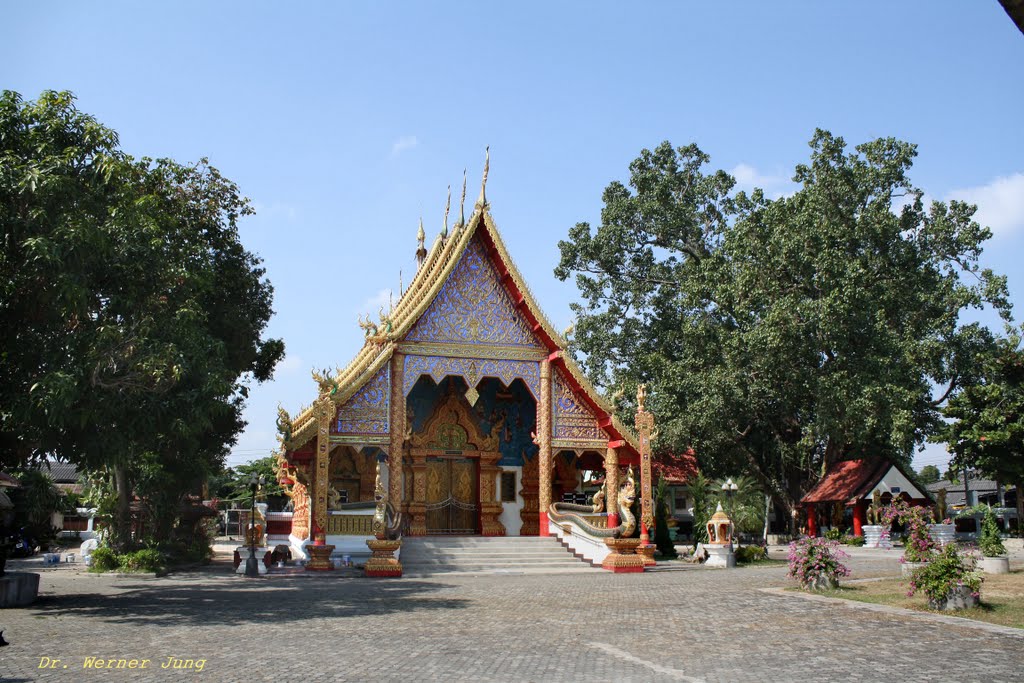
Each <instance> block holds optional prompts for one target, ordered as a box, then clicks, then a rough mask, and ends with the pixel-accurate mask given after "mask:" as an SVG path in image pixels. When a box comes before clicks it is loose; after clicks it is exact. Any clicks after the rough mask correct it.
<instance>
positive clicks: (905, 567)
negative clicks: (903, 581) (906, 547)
mask: <svg viewBox="0 0 1024 683" xmlns="http://www.w3.org/2000/svg"><path fill="white" fill-rule="evenodd" d="M926 564H928V563H927V562H904V563H902V565H901V566H900V574H901V575H902V576H903V577H904V578H906V577H908V576H911V575H913V573H914V572H916V571H917V570H918V569H920V568H921V567H923V566H925V565H926Z"/></svg>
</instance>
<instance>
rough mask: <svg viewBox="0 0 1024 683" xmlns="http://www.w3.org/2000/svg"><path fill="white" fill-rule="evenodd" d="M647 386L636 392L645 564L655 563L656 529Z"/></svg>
mask: <svg viewBox="0 0 1024 683" xmlns="http://www.w3.org/2000/svg"><path fill="white" fill-rule="evenodd" d="M646 398H647V388H646V387H645V386H644V385H643V384H641V385H640V386H639V387H638V388H637V392H636V402H637V409H636V421H635V423H634V424H635V425H636V431H637V433H638V434H639V435H640V547H641V551H642V553H643V556H644V563H645V564H654V546H652V545H651V536H650V534H651V532H652V531H653V530H654V501H653V500H652V497H651V429H652V428H653V427H654V416H653V415H651V414H650V413H648V412H647V410H646V409H645V408H644V400H645V399H646Z"/></svg>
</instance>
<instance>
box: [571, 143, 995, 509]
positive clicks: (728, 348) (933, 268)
mask: <svg viewBox="0 0 1024 683" xmlns="http://www.w3.org/2000/svg"><path fill="white" fill-rule="evenodd" d="M810 147H811V157H810V160H809V162H808V163H806V164H800V165H799V166H797V167H796V170H795V173H794V181H795V182H797V183H798V184H799V189H798V190H797V191H796V192H795V193H794V194H792V195H791V196H788V197H782V198H779V199H775V200H772V199H769V198H767V197H765V196H764V194H763V192H762V191H760V190H755V191H754V192H753V193H751V194H747V193H745V192H736V191H735V188H734V185H735V181H734V179H733V178H732V177H730V176H729V174H727V173H725V172H724V171H714V172H706V171H705V167H706V166H707V164H708V162H709V157H708V156H707V155H706V154H705V153H704V152H702V151H701V150H700V149H699V148H698V147H697V146H696V145H689V146H687V147H680V148H678V149H673V147H672V146H671V145H670V144H669V143H668V142H665V143H663V144H661V145H660V146H658V147H657V148H656V149H654V150H653V151H651V150H643V151H642V152H641V154H640V157H639V158H637V159H636V160H635V161H634V162H633V163H632V164H631V165H630V180H629V186H626V185H625V184H623V183H620V182H613V183H611V184H610V185H609V186H608V187H607V188H606V189H605V191H604V196H603V199H604V208H603V210H602V212H601V224H600V225H599V226H597V228H596V229H594V228H593V227H592V226H591V225H590V224H588V223H579V224H577V225H576V226H575V227H573V228H572V229H571V230H570V232H569V238H568V240H566V241H562V242H560V243H559V246H560V249H561V261H560V263H559V265H558V267H557V268H556V270H555V274H556V275H557V276H558V277H559V278H561V279H563V280H564V279H566V278H568V277H569V276H570V275H573V274H575V275H576V283H577V285H578V286H579V289H580V291H581V293H582V297H583V302H582V303H580V304H575V305H574V306H573V311H574V313H575V315H576V318H577V321H576V325H575V330H576V336H575V339H574V340H573V344H574V349H575V350H576V351H578V352H580V353H581V354H582V356H583V357H582V363H583V366H584V368H585V369H586V371H587V373H588V375H589V376H590V377H591V379H592V380H593V381H594V382H595V383H596V384H597V385H598V386H602V387H604V388H606V389H608V390H611V391H612V392H614V393H615V394H616V395H622V396H632V395H633V394H635V386H636V385H637V384H638V383H640V382H645V383H647V384H648V385H649V386H650V396H651V398H650V405H651V408H652V411H653V412H654V413H655V414H656V415H657V416H658V420H659V429H660V439H659V443H658V444H657V445H658V447H659V448H661V449H665V450H680V449H683V448H686V447H689V446H693V447H694V448H695V449H696V451H697V453H698V454H699V455H698V457H699V459H700V461H701V465H702V466H703V467H704V468H706V469H708V470H709V471H711V472H716V473H719V474H724V473H726V472H735V471H737V469H742V470H745V471H747V472H749V473H750V474H751V475H753V476H754V477H756V478H757V479H758V481H760V482H761V484H762V485H763V486H764V487H765V488H766V490H769V491H771V492H772V493H773V494H774V495H775V497H776V498H777V499H779V500H780V501H781V502H783V503H784V504H787V505H789V506H792V505H793V504H794V503H795V501H796V500H797V499H798V498H799V496H800V495H801V494H802V493H803V492H804V491H805V490H806V489H807V487H808V486H809V485H810V483H812V482H813V480H814V479H816V478H817V477H818V476H820V474H821V472H822V471H823V468H824V467H826V466H827V465H828V464H829V463H830V462H832V461H834V460H836V459H838V458H840V457H843V456H846V455H848V454H857V453H864V454H884V455H888V456H890V457H894V458H897V459H904V460H905V459H907V458H909V456H910V454H911V452H912V449H913V447H914V446H915V445H916V444H919V443H921V442H922V441H923V439H924V438H925V436H926V435H927V434H929V433H931V432H933V431H934V430H935V429H936V428H937V425H938V421H939V414H938V412H937V408H938V406H940V405H941V404H942V401H943V400H944V398H945V396H944V394H946V393H947V392H949V391H951V390H952V389H954V388H955V387H957V386H958V385H959V384H960V383H961V382H962V381H963V380H964V378H965V377H968V376H969V375H970V374H971V373H972V372H973V364H974V359H975V357H976V353H977V351H978V349H979V348H983V347H985V346H986V345H987V344H989V343H990V342H991V334H990V333H989V332H988V331H987V330H986V329H984V328H982V327H980V326H978V325H964V324H961V323H959V322H958V317H959V315H960V313H961V312H962V311H964V310H965V309H968V308H978V307H982V306H984V305H985V304H990V305H992V306H994V307H995V308H996V309H997V310H998V311H999V312H1000V313H1001V314H1002V315H1003V316H1004V317H1006V318H1008V317H1009V303H1008V301H1007V290H1006V282H1005V278H1003V277H1000V276H997V275H995V274H993V273H992V272H991V271H989V270H986V269H983V268H982V267H981V266H980V264H979V256H980V254H981V245H982V243H983V242H984V241H985V240H986V239H987V238H988V237H989V236H990V231H989V230H988V229H986V228H984V227H982V226H980V225H978V224H977V223H976V222H974V221H973V220H972V216H973V214H974V211H975V208H974V207H973V206H969V205H967V204H964V203H960V202H956V201H954V202H950V203H948V204H946V203H941V202H933V203H932V204H931V205H930V206H929V207H925V205H924V202H923V200H922V196H923V193H922V192H921V191H920V190H919V189H917V188H916V187H914V186H913V185H912V184H911V181H910V179H909V177H908V175H907V174H908V172H909V170H910V167H911V163H912V160H913V158H914V156H915V154H916V151H915V147H914V145H911V144H908V143H906V142H900V141H898V140H894V139H891V138H886V139H879V140H874V141H871V142H867V143H865V144H862V145H860V146H858V147H856V148H855V149H854V150H852V151H850V150H847V146H846V143H845V142H844V141H843V139H842V138H839V137H836V136H833V135H832V134H831V133H829V132H826V131H822V130H818V131H816V132H815V134H814V137H813V139H812V140H811V142H810ZM935 386H939V387H940V389H939V391H938V392H937V393H938V394H939V395H937V396H936V395H933V387H935ZM619 390H621V391H619ZM620 407H621V408H622V409H623V410H624V412H628V411H630V410H631V409H632V406H631V405H629V404H628V403H624V404H621V405H620Z"/></svg>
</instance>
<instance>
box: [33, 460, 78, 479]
mask: <svg viewBox="0 0 1024 683" xmlns="http://www.w3.org/2000/svg"><path fill="white" fill-rule="evenodd" d="M36 469H37V470H39V471H40V472H45V473H46V474H48V475H50V479H52V480H53V483H54V484H77V483H78V468H77V467H76V466H75V465H73V464H72V463H70V462H57V461H56V460H44V461H43V462H41V463H39V465H38V466H37V467H36Z"/></svg>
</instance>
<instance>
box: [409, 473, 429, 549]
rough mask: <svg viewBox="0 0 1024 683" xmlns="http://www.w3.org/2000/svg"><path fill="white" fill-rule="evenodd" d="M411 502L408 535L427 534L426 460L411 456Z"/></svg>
mask: <svg viewBox="0 0 1024 683" xmlns="http://www.w3.org/2000/svg"><path fill="white" fill-rule="evenodd" d="M411 457H412V482H413V483H412V502H411V503H410V504H409V517H410V520H409V535H410V536H425V535H426V533H427V459H426V456H423V455H417V454H415V453H413V454H412V456H411Z"/></svg>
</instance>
